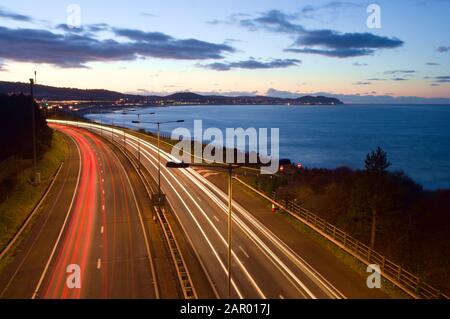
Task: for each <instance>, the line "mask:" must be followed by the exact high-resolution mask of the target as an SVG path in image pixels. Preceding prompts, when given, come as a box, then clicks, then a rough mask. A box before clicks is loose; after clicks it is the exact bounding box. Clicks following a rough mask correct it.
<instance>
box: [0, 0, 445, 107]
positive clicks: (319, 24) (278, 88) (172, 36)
mask: <svg viewBox="0 0 450 319" xmlns="http://www.w3.org/2000/svg"><path fill="white" fill-rule="evenodd" d="M448 12H450V0H427V1H424V0H388V1H378V2H371V1H357V0H354V1H332V0H323V1H321V0H314V1H299V0H297V1H293V0H245V1H242V0H239V1H235V0H227V1H210V0H209V1H205V0H190V1H188V0H176V1H175V0H166V1H153V0H151V1H149V0H146V1H138V0H128V1H126V2H124V1H121V2H120V3H119V2H118V1H117V2H116V1H104V0H97V1H84V0H83V1H71V2H70V1H57V2H56V1H50V0H41V1H39V2H38V3H37V2H31V1H23V0H2V2H1V3H0V80H3V81H21V82H26V81H27V80H28V79H29V78H30V77H32V75H33V74H34V71H37V74H38V83H39V84H45V85H53V86H63V87H77V88H104V89H109V90H115V91H120V92H125V93H137V94H143V95H149V94H158V95H163V94H168V93H173V92H180V91H193V92H197V93H205V94H206V93H207V94H210V93H214V94H224V95H243V94H246V95H247V94H248V95H256V94H262V95H272V96H280V97H292V96H300V95H305V94H327V95H330V96H336V97H340V98H342V99H343V100H344V101H345V102H350V103H359V102H362V103H364V102H390V101H407V102H411V103H413V102H427V101H428V102H436V101H441V102H442V101H445V102H448V103H450V37H449V31H450V19H448ZM436 98H442V100H438V99H436Z"/></svg>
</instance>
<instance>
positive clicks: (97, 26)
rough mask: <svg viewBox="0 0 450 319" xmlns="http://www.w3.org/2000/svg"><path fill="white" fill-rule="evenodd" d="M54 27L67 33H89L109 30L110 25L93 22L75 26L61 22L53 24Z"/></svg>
mask: <svg viewBox="0 0 450 319" xmlns="http://www.w3.org/2000/svg"><path fill="white" fill-rule="evenodd" d="M55 29H57V30H61V31H64V32H68V33H76V34H85V35H91V33H97V32H102V31H110V30H111V27H110V26H109V25H108V24H106V23H94V24H84V25H82V26H80V27H78V28H75V27H71V26H69V25H67V24H66V23H61V24H58V25H57V26H55Z"/></svg>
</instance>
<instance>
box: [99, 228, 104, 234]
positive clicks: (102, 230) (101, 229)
mask: <svg viewBox="0 0 450 319" xmlns="http://www.w3.org/2000/svg"><path fill="white" fill-rule="evenodd" d="M104 231H105V228H104V227H103V226H102V227H101V228H100V234H103V232H104Z"/></svg>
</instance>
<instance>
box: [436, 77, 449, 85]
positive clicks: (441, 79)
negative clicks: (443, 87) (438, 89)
mask: <svg viewBox="0 0 450 319" xmlns="http://www.w3.org/2000/svg"><path fill="white" fill-rule="evenodd" d="M434 80H435V81H436V82H438V83H450V75H447V76H435V77H434Z"/></svg>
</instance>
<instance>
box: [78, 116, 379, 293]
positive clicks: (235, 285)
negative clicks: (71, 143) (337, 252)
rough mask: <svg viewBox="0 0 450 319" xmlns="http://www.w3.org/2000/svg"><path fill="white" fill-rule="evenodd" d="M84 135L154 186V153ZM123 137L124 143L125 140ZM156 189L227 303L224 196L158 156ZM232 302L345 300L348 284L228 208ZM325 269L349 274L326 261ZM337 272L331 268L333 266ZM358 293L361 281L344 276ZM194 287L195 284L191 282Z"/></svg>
mask: <svg viewBox="0 0 450 319" xmlns="http://www.w3.org/2000/svg"><path fill="white" fill-rule="evenodd" d="M79 125H82V126H85V127H86V128H87V129H90V130H92V131H95V132H97V133H99V134H103V135H104V136H106V137H109V138H110V139H114V141H116V143H118V144H119V145H125V147H126V149H127V152H129V153H131V154H133V155H134V156H136V157H137V156H138V154H137V152H138V150H139V149H140V152H141V155H140V158H141V161H142V165H143V166H145V167H146V168H147V169H148V171H149V172H150V174H151V175H152V176H153V178H154V179H155V180H157V151H158V150H157V148H156V147H155V146H154V145H153V144H151V143H148V142H145V141H143V140H139V139H138V138H137V137H135V136H133V135H130V134H126V133H124V132H123V131H122V130H119V129H110V128H107V129H105V128H103V129H100V126H98V125H93V124H82V123H80V124H79ZM124 137H125V139H124ZM161 159H162V177H161V187H162V190H163V192H164V193H165V194H166V196H167V200H168V203H169V204H170V206H171V208H172V211H174V212H175V214H176V217H177V218H178V221H179V223H180V224H181V226H182V228H183V229H184V231H185V233H186V234H187V237H188V239H189V241H190V243H191V244H192V246H193V248H194V250H195V251H196V253H197V256H198V258H199V260H200V261H201V264H202V265H203V268H204V270H205V272H206V273H207V275H208V277H209V280H210V282H211V284H212V286H213V287H214V289H215V292H216V295H217V297H220V298H226V297H227V240H226V239H227V194H226V193H224V192H223V191H222V190H220V189H219V188H218V187H216V186H215V185H214V184H212V183H211V182H210V181H208V180H207V179H206V178H205V177H203V176H202V175H201V174H199V173H198V172H197V171H195V170H193V169H172V170H170V169H167V168H166V167H165V163H166V162H167V161H169V160H172V157H171V156H170V155H169V154H167V153H165V152H162V155H161ZM232 216H233V226H232V237H233V243H232V247H233V253H232V259H233V265H232V278H233V279H232V297H234V298H346V297H347V296H346V291H343V290H342V289H344V290H346V289H347V288H346V287H348V286H352V284H351V283H350V284H349V283H346V284H345V285H342V284H341V283H342V281H341V278H339V277H340V276H339V273H337V274H336V272H334V273H333V276H328V274H323V273H321V272H319V271H317V269H315V268H313V267H312V266H311V264H310V263H309V262H308V261H307V260H310V259H314V255H311V254H309V255H308V256H302V252H301V250H300V251H299V250H294V249H292V248H291V247H289V246H288V245H287V244H286V243H285V242H284V241H283V240H281V239H280V236H277V234H275V233H274V232H273V231H272V230H271V229H270V227H268V226H267V225H265V224H263V223H262V222H261V221H260V220H258V219H257V218H256V217H255V216H254V215H253V214H252V213H251V212H250V211H248V210H247V209H245V208H244V207H242V206H241V205H239V204H238V203H237V202H233V215H232ZM327 262H328V263H330V264H329V265H328V267H329V268H330V269H333V268H336V269H339V270H342V271H346V272H352V270H350V269H346V267H343V265H342V262H340V261H339V260H338V259H337V258H334V257H331V258H328V260H327ZM333 264H335V265H336V267H334V265H333ZM342 277H343V278H352V280H355V282H354V283H353V284H354V285H355V286H358V287H363V286H364V285H365V280H364V279H363V278H360V277H358V276H346V274H345V273H343V276H342ZM194 284H195V280H194ZM359 290H360V291H361V292H363V294H362V295H361V296H359V297H360V298H364V297H365V298H370V297H374V296H376V294H375V293H373V292H372V291H371V290H369V289H366V290H364V289H359Z"/></svg>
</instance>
